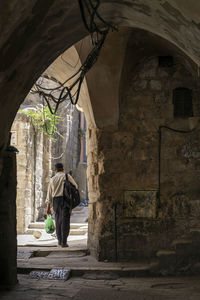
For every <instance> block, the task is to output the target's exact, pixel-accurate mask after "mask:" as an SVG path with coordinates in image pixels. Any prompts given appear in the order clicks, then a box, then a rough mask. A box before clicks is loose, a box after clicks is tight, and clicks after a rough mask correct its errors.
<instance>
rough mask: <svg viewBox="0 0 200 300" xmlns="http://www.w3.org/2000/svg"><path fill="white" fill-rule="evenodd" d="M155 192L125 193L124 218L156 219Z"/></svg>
mask: <svg viewBox="0 0 200 300" xmlns="http://www.w3.org/2000/svg"><path fill="white" fill-rule="evenodd" d="M156 203H157V191H125V192H124V203H123V209H124V216H125V217H133V218H155V217H156Z"/></svg>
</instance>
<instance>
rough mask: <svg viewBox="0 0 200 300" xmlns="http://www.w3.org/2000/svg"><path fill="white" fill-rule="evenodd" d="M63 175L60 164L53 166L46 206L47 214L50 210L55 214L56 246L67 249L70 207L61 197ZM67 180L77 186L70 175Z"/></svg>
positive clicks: (63, 181)
mask: <svg viewBox="0 0 200 300" xmlns="http://www.w3.org/2000/svg"><path fill="white" fill-rule="evenodd" d="M65 179H66V176H65V173H64V167H63V164H62V163H57V164H56V165H55V176H53V177H52V178H51V179H50V183H49V186H48V191H47V198H46V205H47V214H49V213H50V212H51V208H52V207H53V210H54V212H55V222H56V235H57V239H58V246H61V247H68V244H67V238H68V235H69V230H70V213H71V211H70V207H69V205H68V203H67V201H66V200H65V199H64V197H63V189H64V183H65ZM68 180H69V181H70V182H71V183H72V184H73V185H75V187H76V188H77V189H78V185H77V183H76V182H75V180H74V179H73V177H72V176H71V175H69V174H68Z"/></svg>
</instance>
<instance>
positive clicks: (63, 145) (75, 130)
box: [52, 102, 80, 177]
mask: <svg viewBox="0 0 200 300" xmlns="http://www.w3.org/2000/svg"><path fill="white" fill-rule="evenodd" d="M58 114H59V116H61V117H62V121H60V123H59V124H58V126H57V127H58V131H59V133H60V135H61V136H58V135H57V136H56V142H55V143H52V165H53V166H54V164H56V163H57V162H62V163H63V165H64V168H65V171H66V172H69V171H70V170H72V173H73V175H74V176H75V177H76V169H77V166H78V162H79V151H80V150H79V149H80V143H79V111H78V110H77V108H76V106H74V105H72V104H71V103H70V102H64V103H62V104H61V105H60V107H59V109H58Z"/></svg>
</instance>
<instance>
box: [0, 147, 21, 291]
mask: <svg viewBox="0 0 200 300" xmlns="http://www.w3.org/2000/svg"><path fill="white" fill-rule="evenodd" d="M0 161H1V163H2V172H1V176H0V201H1V205H0V228H1V233H0V245H1V247H0V284H1V288H2V287H3V288H7V287H9V288H10V287H12V286H14V285H15V284H16V283H17V261H16V259H17V239H16V185H17V182H16V155H15V153H13V152H8V151H5V152H4V154H3V155H2V156H1V159H0Z"/></svg>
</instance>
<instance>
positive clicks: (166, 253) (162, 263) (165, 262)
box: [156, 250, 176, 268]
mask: <svg viewBox="0 0 200 300" xmlns="http://www.w3.org/2000/svg"><path fill="white" fill-rule="evenodd" d="M156 256H157V257H158V259H159V268H168V267H169V266H170V265H175V264H176V252H175V251H173V250H159V251H158V252H157V253H156Z"/></svg>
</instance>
